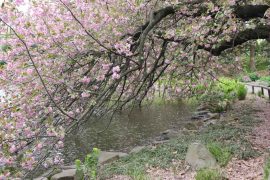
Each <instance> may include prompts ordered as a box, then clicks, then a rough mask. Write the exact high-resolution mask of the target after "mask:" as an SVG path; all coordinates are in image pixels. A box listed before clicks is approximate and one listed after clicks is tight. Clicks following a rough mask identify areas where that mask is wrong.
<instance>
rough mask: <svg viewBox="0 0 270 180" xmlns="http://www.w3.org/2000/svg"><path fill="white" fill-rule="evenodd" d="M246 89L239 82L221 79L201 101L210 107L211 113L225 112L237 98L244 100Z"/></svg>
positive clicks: (225, 78)
mask: <svg viewBox="0 0 270 180" xmlns="http://www.w3.org/2000/svg"><path fill="white" fill-rule="evenodd" d="M246 93H247V92H246V89H245V87H243V85H242V84H241V83H239V82H238V81H237V80H234V79H231V78H227V77H221V78H219V80H218V81H216V83H215V84H213V86H212V87H210V89H209V90H208V91H207V92H206V93H205V94H203V95H202V96H201V97H200V101H201V102H202V103H203V104H204V105H206V106H207V107H208V106H209V107H210V110H211V111H214V112H223V111H226V110H227V109H228V107H229V104H230V103H231V102H232V101H234V100H235V99H236V98H237V97H238V98H239V99H243V98H244V97H245V96H246Z"/></svg>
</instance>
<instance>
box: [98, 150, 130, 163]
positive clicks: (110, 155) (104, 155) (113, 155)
mask: <svg viewBox="0 0 270 180" xmlns="http://www.w3.org/2000/svg"><path fill="white" fill-rule="evenodd" d="M127 155H128V154H127V153H122V152H105V151H102V152H101V153H100V155H99V158H98V163H99V164H105V163H108V162H112V161H115V160H117V159H119V158H120V157H124V156H127Z"/></svg>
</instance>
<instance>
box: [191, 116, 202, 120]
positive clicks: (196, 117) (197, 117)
mask: <svg viewBox="0 0 270 180" xmlns="http://www.w3.org/2000/svg"><path fill="white" fill-rule="evenodd" d="M204 118H205V115H193V116H192V117H191V119H192V120H200V119H204Z"/></svg>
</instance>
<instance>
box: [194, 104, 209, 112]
mask: <svg viewBox="0 0 270 180" xmlns="http://www.w3.org/2000/svg"><path fill="white" fill-rule="evenodd" d="M196 110H197V111H209V107H208V106H207V105H205V104H202V105H200V106H199V107H197V109H196Z"/></svg>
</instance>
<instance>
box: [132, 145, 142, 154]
mask: <svg viewBox="0 0 270 180" xmlns="http://www.w3.org/2000/svg"><path fill="white" fill-rule="evenodd" d="M144 148H145V146H136V147H134V148H133V149H132V150H131V151H130V154H132V153H138V152H140V151H141V150H143V149H144Z"/></svg>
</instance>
